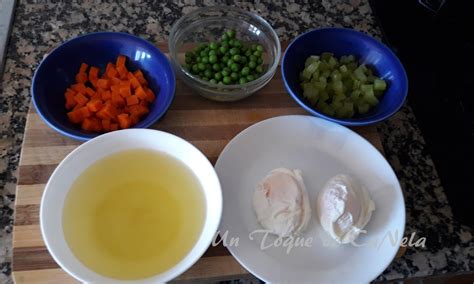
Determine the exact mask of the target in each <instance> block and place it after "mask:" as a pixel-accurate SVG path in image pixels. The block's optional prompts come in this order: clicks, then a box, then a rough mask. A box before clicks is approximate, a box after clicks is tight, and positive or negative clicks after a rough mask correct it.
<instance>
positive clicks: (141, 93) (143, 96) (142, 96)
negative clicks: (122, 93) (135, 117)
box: [135, 87, 147, 100]
mask: <svg viewBox="0 0 474 284" xmlns="http://www.w3.org/2000/svg"><path fill="white" fill-rule="evenodd" d="M135 95H137V96H138V97H139V98H140V99H141V100H145V99H146V97H147V95H146V93H145V91H144V90H143V88H142V87H138V88H137V89H136V90H135Z"/></svg>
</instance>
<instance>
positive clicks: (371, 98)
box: [363, 91, 379, 106]
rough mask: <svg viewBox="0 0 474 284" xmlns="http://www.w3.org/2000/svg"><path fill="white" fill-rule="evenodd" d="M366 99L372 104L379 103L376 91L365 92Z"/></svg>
mask: <svg viewBox="0 0 474 284" xmlns="http://www.w3.org/2000/svg"><path fill="white" fill-rule="evenodd" d="M363 98H364V101H365V102H367V103H368V104H369V105H370V106H376V105H378V104H379V100H378V99H377V98H376V97H375V94H374V91H370V92H366V93H364V94H363Z"/></svg>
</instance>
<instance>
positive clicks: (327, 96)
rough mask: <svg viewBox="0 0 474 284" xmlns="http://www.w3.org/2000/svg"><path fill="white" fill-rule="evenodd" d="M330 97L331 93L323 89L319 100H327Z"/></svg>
mask: <svg viewBox="0 0 474 284" xmlns="http://www.w3.org/2000/svg"><path fill="white" fill-rule="evenodd" d="M328 99H329V95H328V93H327V92H325V91H323V92H320V93H319V101H321V102H325V101H327V100H328Z"/></svg>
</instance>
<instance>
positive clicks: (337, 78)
mask: <svg viewBox="0 0 474 284" xmlns="http://www.w3.org/2000/svg"><path fill="white" fill-rule="evenodd" d="M331 79H332V80H333V81H341V72H339V71H337V70H334V71H332V73H331Z"/></svg>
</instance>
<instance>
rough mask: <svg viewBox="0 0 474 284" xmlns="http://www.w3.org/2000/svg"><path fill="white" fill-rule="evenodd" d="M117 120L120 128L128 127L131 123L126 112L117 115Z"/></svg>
mask: <svg viewBox="0 0 474 284" xmlns="http://www.w3.org/2000/svg"><path fill="white" fill-rule="evenodd" d="M117 120H118V123H119V125H120V128H122V129H126V128H130V126H131V125H132V121H131V119H130V117H129V115H128V114H126V113H121V114H119V115H117Z"/></svg>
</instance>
